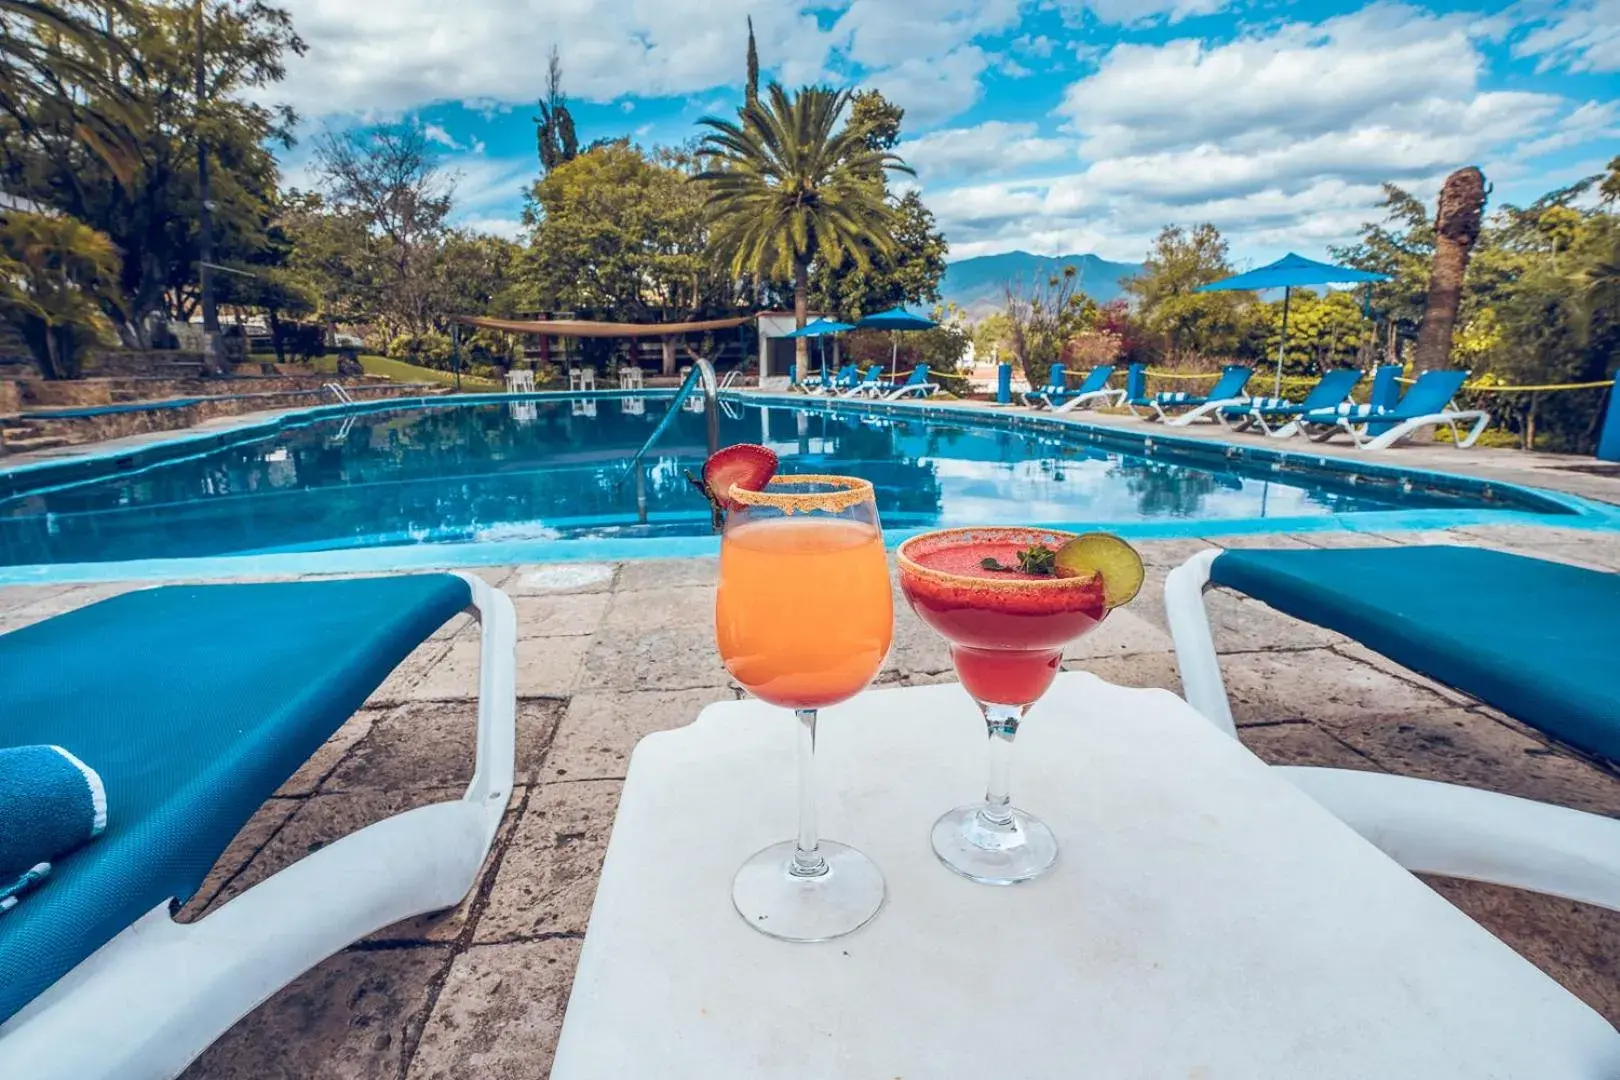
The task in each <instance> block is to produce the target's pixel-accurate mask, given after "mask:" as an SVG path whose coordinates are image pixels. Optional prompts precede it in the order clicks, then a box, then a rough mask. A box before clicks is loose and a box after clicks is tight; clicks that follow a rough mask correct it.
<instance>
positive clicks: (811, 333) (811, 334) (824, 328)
mask: <svg viewBox="0 0 1620 1080" xmlns="http://www.w3.org/2000/svg"><path fill="white" fill-rule="evenodd" d="M853 329H855V327H853V326H851V325H850V324H849V323H847V322H839V321H838V320H836V319H817V320H815V321H814V322H809V323H805V324H804V325H803V326H801V327H800V328H799V329H797V330H794V331H793V332H792V333H788V334H783V335H782V336H783V337H785V338H819V337H830V336H832V335H833V334H842V333H845V332H847V331H850V330H853ZM816 355H817V356H819V357H820V358H821V373H822V375H824V376H825V375H826V374H827V354H826V353H825V352H823V351H822V350H820V349H817V350H816ZM799 378H800V379H801V380H802V379H803V378H804V375H803V374H802V373H801V374H800V375H799Z"/></svg>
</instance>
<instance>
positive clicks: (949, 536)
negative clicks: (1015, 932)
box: [898, 527, 1108, 885]
mask: <svg viewBox="0 0 1620 1080" xmlns="http://www.w3.org/2000/svg"><path fill="white" fill-rule="evenodd" d="M1074 539H1076V534H1074V533H1066V532H1057V531H1054V530H1051V529H1031V528H1011V527H1009V528H997V527H985V528H972V529H945V530H942V531H939V532H931V533H924V534H923V535H921V536H916V537H913V538H911V539H910V540H907V541H906V542H905V543H903V544H901V545H900V549H899V552H898V561H899V564H900V588H901V590H902V591H903V592H904V593H905V596H906V600H907V601H908V602H909V603H910V604H911V608H912V610H913V611H915V612H916V613H917V615H918V616H919V617H920V618H921V619H922V621H923V622H925V623H927V624H928V625H929V626H931V627H933V628H934V629H935V630H937V631H938V632H939V633H940V634H942V635H943V636H944V637H945V640H946V641H947V642H949V643H950V647H951V659H952V661H953V662H954V663H955V665H956V674H957V676H958V677H960V678H961V680H962V687H963V688H964V689H965V690H967V692H968V693H969V694H970V695H972V697H973V699H974V701H976V702H978V705H979V709H980V711H981V712H983V714H984V721H985V726H986V728H987V730H988V732H989V737H990V780H989V784H988V785H987V788H986V795H985V800H984V802H983V803H975V804H973V805H970V806H960V807H957V808H956V809H955V810H951V811H950V812H948V813H946V814H945V815H944V816H943V817H941V818H940V819H939V820H938V821H937V822H935V823H934V829H933V845H934V853H935V854H936V855H938V856H939V858H940V861H942V862H943V863H944V864H945V865H946V866H948V867H950V868H951V869H952V870H954V871H956V872H957V873H958V874H961V875H962V876H963V877H966V878H971V879H972V880H974V881H980V882H984V883H986V884H993V885H1011V884H1014V883H1016V882H1020V881H1028V880H1029V879H1030V878H1033V877H1037V876H1039V875H1040V874H1042V873H1045V872H1046V871H1047V870H1049V869H1051V867H1052V865H1053V863H1055V862H1056V861H1057V853H1058V845H1057V838H1056V837H1054V836H1053V835H1052V830H1051V829H1049V828H1048V827H1047V826H1046V825H1045V824H1044V823H1043V822H1041V821H1040V819H1038V818H1036V817H1033V816H1032V815H1030V814H1027V813H1025V812H1024V811H1022V810H1019V809H1017V808H1015V807H1014V806H1013V805H1012V803H1011V798H1010V796H1009V795H1008V785H1009V775H1010V769H1011V757H1012V746H1013V738H1014V737H1015V736H1016V735H1017V734H1018V725H1019V723H1020V722H1022V720H1023V718H1024V713H1025V711H1026V710H1028V708H1029V706H1030V705H1032V704H1034V703H1035V702H1036V701H1038V700H1039V699H1040V697H1041V695H1043V694H1045V693H1046V691H1047V690H1048V689H1049V688H1050V687H1051V685H1052V680H1053V679H1055V678H1056V677H1057V673H1058V668H1059V666H1060V665H1061V664H1062V662H1063V648H1064V646H1066V645H1067V644H1068V643H1069V642H1071V641H1073V640H1075V639H1076V638H1078V637H1081V636H1082V635H1084V634H1087V633H1089V632H1090V631H1091V630H1093V629H1094V628H1095V627H1096V626H1097V624H1099V623H1100V622H1102V620H1103V618H1104V617H1105V616H1106V615H1107V614H1108V603H1107V599H1106V594H1105V591H1104V585H1103V578H1102V575H1101V574H1100V573H1095V574H1081V575H1077V576H1073V577H1058V576H1053V575H1051V574H1045V575H1043V574H1033V573H1024V572H1022V571H1020V570H1017V569H1007V568H1010V567H1018V566H1019V565H1020V561H1019V553H1020V552H1022V551H1026V550H1027V549H1029V548H1030V547H1032V546H1035V545H1039V546H1044V547H1047V548H1050V549H1057V548H1061V547H1062V546H1063V545H1064V544H1066V543H1068V542H1069V541H1071V540H1074ZM987 562H993V563H994V564H995V565H997V566H999V567H1002V568H1003V569H987V568H986V566H985V564H986V563H987Z"/></svg>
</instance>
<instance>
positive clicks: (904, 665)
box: [883, 590, 951, 675]
mask: <svg viewBox="0 0 1620 1080" xmlns="http://www.w3.org/2000/svg"><path fill="white" fill-rule="evenodd" d="M883 668H884V670H885V671H890V672H894V673H896V674H897V675H898V674H899V673H901V672H910V671H918V672H937V671H950V670H951V649H950V646H949V645H947V644H945V639H944V638H942V637H940V636H939V633H938V632H937V631H935V630H932V629H930V628H929V627H928V626H927V625H926V624H925V623H924V622H923V621H922V620H921V619H919V618H918V617H917V615H916V613H915V612H913V611H912V610H911V605H910V604H908V603H906V599H905V597H903V596H901V595H900V593H899V591H898V590H896V592H895V594H894V642H893V644H891V645H890V646H889V655H888V657H887V658H886V659H885V660H884V662H883Z"/></svg>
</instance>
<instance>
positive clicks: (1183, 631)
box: [1164, 550, 1237, 736]
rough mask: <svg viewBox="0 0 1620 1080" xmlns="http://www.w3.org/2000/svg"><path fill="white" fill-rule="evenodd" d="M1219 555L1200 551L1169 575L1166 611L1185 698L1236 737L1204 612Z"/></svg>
mask: <svg viewBox="0 0 1620 1080" xmlns="http://www.w3.org/2000/svg"><path fill="white" fill-rule="evenodd" d="M1220 555H1221V552H1220V551H1219V550H1210V551H1200V552H1199V553H1198V554H1197V555H1194V556H1193V557H1192V558H1190V559H1188V560H1187V561H1186V562H1184V563H1182V564H1181V565H1180V566H1178V567H1176V568H1175V569H1174V570H1172V571H1170V574H1169V576H1168V577H1166V578H1165V580H1164V610H1165V615H1166V616H1167V617H1168V619H1169V621H1170V637H1171V640H1172V641H1173V642H1174V644H1175V647H1176V667H1177V668H1178V669H1179V670H1180V672H1181V690H1182V694H1183V696H1184V697H1186V699H1187V703H1188V704H1189V705H1191V706H1192V707H1193V708H1195V709H1197V710H1198V711H1199V712H1201V713H1203V714H1204V716H1205V718H1207V719H1208V720H1209V721H1210V722H1211V723H1213V724H1214V725H1215V726H1216V727H1218V728H1220V729H1221V730H1222V731H1224V732H1226V733H1227V734H1228V735H1232V736H1236V735H1237V725H1236V724H1235V723H1234V722H1233V720H1232V706H1231V703H1230V702H1229V701H1228V700H1227V697H1226V683H1225V681H1224V680H1223V679H1222V678H1221V665H1220V659H1219V658H1218V657H1217V656H1216V654H1215V637H1214V635H1213V634H1212V633H1211V631H1210V628H1209V616H1208V615H1207V614H1205V612H1204V586H1205V585H1207V584H1209V570H1210V567H1211V566H1213V565H1214V564H1215V560H1216V559H1217V558H1218V557H1219V556H1220Z"/></svg>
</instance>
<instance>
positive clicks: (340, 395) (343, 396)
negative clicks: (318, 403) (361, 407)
mask: <svg viewBox="0 0 1620 1080" xmlns="http://www.w3.org/2000/svg"><path fill="white" fill-rule="evenodd" d="M321 389H322V390H326V391H328V392H330V393H331V395H332V396H333V397H335V398H337V399H338V400H339V401H340V402H342V403H343V404H345V405H353V404H354V396H353V395H352V394H350V393H349V392H348V391H347V390H346V389H344V387H343V384H342V383H335V382H329V383H327V384H326V385H325V386H323V387H321Z"/></svg>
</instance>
